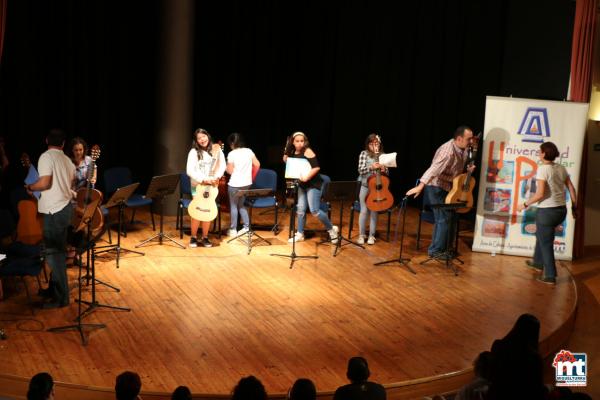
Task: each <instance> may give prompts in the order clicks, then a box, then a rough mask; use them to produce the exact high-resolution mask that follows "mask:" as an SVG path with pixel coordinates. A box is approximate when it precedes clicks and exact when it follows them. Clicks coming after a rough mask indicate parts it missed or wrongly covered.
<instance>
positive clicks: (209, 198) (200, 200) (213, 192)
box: [188, 144, 221, 222]
mask: <svg viewBox="0 0 600 400" xmlns="http://www.w3.org/2000/svg"><path fill="white" fill-rule="evenodd" d="M219 150H221V146H220V145H218V144H213V153H214V154H217V156H218V151H219ZM219 162H220V161H219V158H217V157H213V161H212V165H211V176H212V175H214V173H215V171H216V168H217V165H218V163H219ZM192 184H194V181H192ZM218 195H219V188H218V186H214V185H204V184H200V183H197V184H196V195H195V196H194V198H193V199H192V201H191V202H190V204H189V205H188V214H190V217H192V218H194V219H195V220H198V221H202V222H208V221H212V220H214V219H215V218H217V214H218V212H219V210H218V209H217V202H216V200H217V196H218Z"/></svg>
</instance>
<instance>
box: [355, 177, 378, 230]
mask: <svg viewBox="0 0 600 400" xmlns="http://www.w3.org/2000/svg"><path fill="white" fill-rule="evenodd" d="M368 194H369V188H368V187H367V186H362V185H361V187H360V193H359V194H358V199H359V200H360V215H359V216H358V232H359V234H360V235H362V236H366V235H365V233H366V231H367V228H366V226H365V225H366V223H367V215H368V216H369V217H370V218H369V236H375V231H376V230H377V215H378V213H377V212H376V211H371V210H369V209H368V208H367V195H368Z"/></svg>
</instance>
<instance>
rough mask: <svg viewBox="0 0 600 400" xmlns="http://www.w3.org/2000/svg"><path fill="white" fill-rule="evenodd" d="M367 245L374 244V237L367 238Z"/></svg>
mask: <svg viewBox="0 0 600 400" xmlns="http://www.w3.org/2000/svg"><path fill="white" fill-rule="evenodd" d="M367 244H375V236H369V240H367Z"/></svg>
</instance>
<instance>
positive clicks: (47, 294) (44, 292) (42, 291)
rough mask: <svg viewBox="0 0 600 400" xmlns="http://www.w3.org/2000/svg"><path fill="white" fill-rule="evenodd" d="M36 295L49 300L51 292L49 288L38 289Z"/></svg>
mask: <svg viewBox="0 0 600 400" xmlns="http://www.w3.org/2000/svg"><path fill="white" fill-rule="evenodd" d="M38 295H40V296H41V297H45V298H47V299H49V298H51V297H52V291H51V290H50V288H46V289H40V290H38Z"/></svg>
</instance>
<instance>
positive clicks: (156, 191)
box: [135, 174, 185, 249]
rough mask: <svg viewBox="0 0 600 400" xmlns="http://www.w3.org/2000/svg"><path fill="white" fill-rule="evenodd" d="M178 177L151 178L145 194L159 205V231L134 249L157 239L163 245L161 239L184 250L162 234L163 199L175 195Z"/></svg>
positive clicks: (182, 246)
mask: <svg viewBox="0 0 600 400" xmlns="http://www.w3.org/2000/svg"><path fill="white" fill-rule="evenodd" d="M179 179H180V175H179V174H171V175H159V176H154V177H152V180H151V181H150V186H148V191H147V192H146V197H147V198H151V199H154V200H158V201H159V203H160V231H159V232H158V233H157V234H156V235H154V236H152V237H149V238H148V239H146V240H143V241H142V242H141V243H139V244H137V245H136V246H135V247H136V248H137V247H141V246H143V245H145V244H147V243H149V242H151V241H153V240H154V239H158V244H161V245H162V244H163V239H167V240H170V241H171V242H173V243H175V244H176V245H177V246H179V247H181V248H182V249H185V246H184V245H182V244H181V243H179V242H178V241H177V240H175V239H173V238H172V237H171V236H169V235H167V234H166V233H164V232H163V225H164V222H163V220H164V215H165V204H164V203H165V197H166V196H168V195H170V194H173V193H175V189H177V185H178V184H179Z"/></svg>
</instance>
